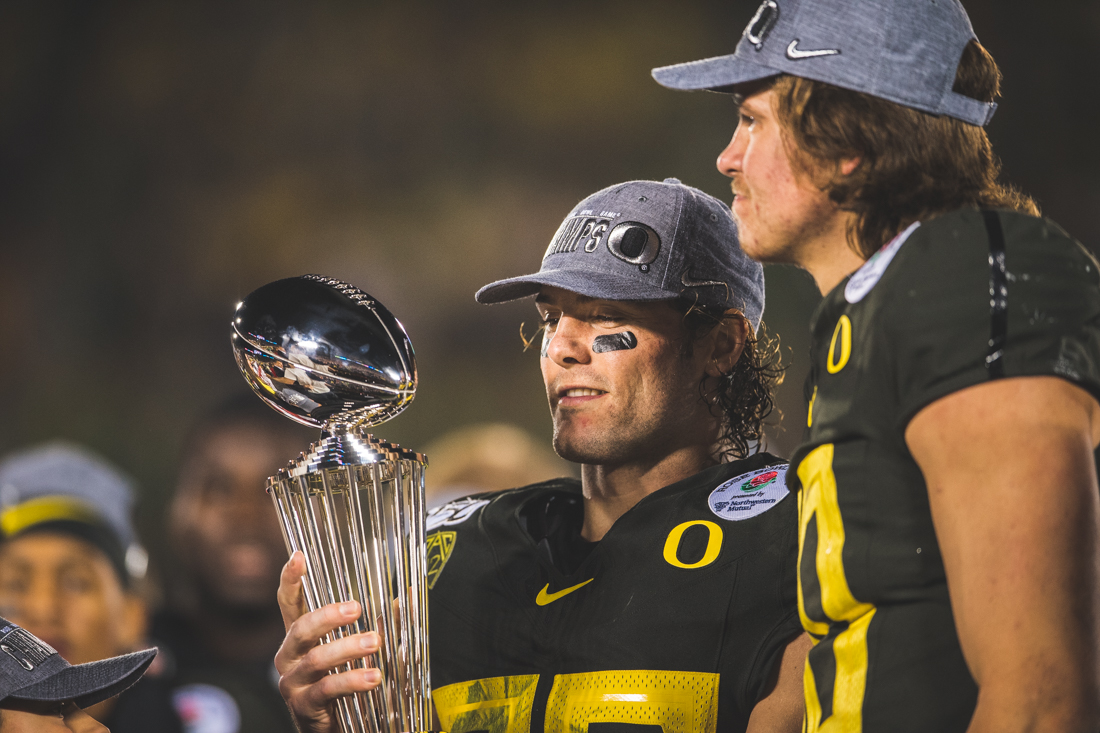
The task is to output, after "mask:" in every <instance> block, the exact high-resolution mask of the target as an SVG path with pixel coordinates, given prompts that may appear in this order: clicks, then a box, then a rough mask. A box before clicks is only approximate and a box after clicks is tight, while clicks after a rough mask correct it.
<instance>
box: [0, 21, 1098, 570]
mask: <svg viewBox="0 0 1100 733" xmlns="http://www.w3.org/2000/svg"><path fill="white" fill-rule="evenodd" d="M852 1H853V2H855V1H856V0H852ZM757 4H758V2H757V1H756V0H743V1H733V0H722V1H717V0H707V1H705V2H703V1H696V2H690V3H687V2H668V1H667V0H666V1H665V2H654V1H645V0H600V1H597V0H587V1H586V2H576V1H563V0H558V1H557V2H528V3H517V2H461V1H455V2H447V3H444V2H436V3H429V2H410V1H408V0H405V1H402V2H396V1H394V2H366V1H364V2H315V3H297V2H289V1H287V0H264V1H263V2H259V1H251V2H249V1H240V2H232V1H229V2H226V1H221V2H206V1H202V0H186V1H184V0H169V1H164V2H157V1H155V0H153V1H142V2H137V1H122V2H93V1H91V0H68V1H64V0H22V1H19V2H10V1H5V2H2V3H0V355H2V358H0V452H6V451H8V450H10V449H13V448H16V447H19V446H22V445H25V444H28V443H31V442H34V441H38V440H42V439H46V438H51V437H58V436H61V437H67V438H70V439H73V440H76V441H79V442H82V443H84V444H87V445H89V446H91V447H93V448H95V449H97V450H99V451H101V452H102V453H104V454H105V455H106V456H108V457H109V458H111V459H113V460H115V461H116V462H118V463H119V464H120V465H121V466H123V467H125V468H126V469H127V470H129V471H130V472H132V473H133V474H134V475H135V476H137V478H138V479H139V480H140V482H141V486H142V489H143V498H142V504H141V514H140V520H141V522H140V523H141V527H142V529H143V531H144V534H145V535H146V539H147V540H150V539H155V536H157V532H158V530H157V526H158V521H159V516H160V514H161V512H162V511H163V506H164V501H165V499H166V495H167V492H168V491H170V489H171V480H172V476H173V472H174V470H175V463H176V460H177V456H178V452H179V448H180V442H181V439H182V434H183V432H184V431H185V429H186V427H187V426H188V424H189V423H190V422H191V421H192V419H193V418H194V417H195V416H196V415H197V414H198V413H199V412H201V411H203V410H204V409H206V408H208V407H210V406H211V405H212V404H214V403H216V402H218V401H219V400H221V399H223V398H224V397H226V396H228V395H230V394H232V393H233V392H234V391H239V390H241V389H243V388H244V387H243V385H244V383H243V381H242V379H241V377H240V376H239V375H238V373H237V369H236V366H235V365H234V363H233V359H232V356H231V354H230V350H229V320H230V315H231V313H232V310H233V306H234V304H235V303H236V301H237V300H238V299H239V298H240V297H241V296H243V295H245V294H247V293H248V292H250V291H251V290H253V289H254V288H256V287H258V286H260V285H262V284H264V283H266V282H268V281H271V280H274V279H277V278H281V277H287V276H291V275H298V274H304V273H310V272H319V273H324V274H328V275H332V276H334V277H338V278H341V279H343V280H347V281H349V282H351V283H354V284H355V285H358V286H360V287H361V288H363V289H364V290H366V291H368V292H369V293H371V294H373V295H374V296H376V297H377V298H379V299H380V300H381V301H382V302H383V303H385V304H386V305H387V306H388V307H389V308H390V310H392V311H393V312H394V313H395V314H396V315H397V316H398V317H399V318H400V319H402V320H403V322H404V323H405V326H406V327H407V329H408V331H409V334H410V335H411V337H412V339H413V342H414V343H415V345H416V349H417V354H418V358H419V367H420V378H421V387H420V391H419V394H418V397H417V399H416V402H415V403H414V405H413V406H412V408H410V409H409V410H408V411H407V412H405V413H404V414H403V415H401V416H400V417H398V418H397V419H395V420H394V421H393V422H392V423H389V424H387V425H385V426H384V427H382V428H380V429H379V430H378V432H379V434H380V435H383V436H384V437H386V438H388V439H390V440H394V441H397V442H400V443H402V444H404V445H407V446H409V447H414V448H422V447H423V446H424V445H425V444H427V443H429V442H430V441H432V440H433V439H435V438H437V437H438V436H440V435H441V434H443V433H445V432H446V431H448V430H450V429H452V428H455V427H457V426H460V425H463V424H465V423H470V422H480V421H488V420H494V421H506V422H512V423H515V424H517V425H520V426H522V427H523V428H525V429H527V430H529V431H531V432H532V433H533V434H534V435H536V436H537V437H539V438H540V439H542V440H548V438H549V420H548V419H547V409H546V405H545V398H544V396H543V393H542V389H541V382H540V378H539V375H538V356H537V355H536V354H535V353H533V352H529V353H526V354H525V353H523V351H522V348H521V342H520V338H519V329H520V323H521V322H522V321H524V320H526V321H527V322H528V324H529V326H528V328H529V331H530V330H531V329H532V326H531V325H530V324H531V323H532V321H533V318H532V314H533V308H532V307H531V305H530V304H529V303H526V302H525V303H521V304H514V305H504V306H495V307H491V308H490V307H484V306H478V305H476V304H475V303H474V301H473V297H472V296H473V292H474V291H475V290H476V289H477V288H478V287H480V286H481V285H483V284H485V283H487V282H489V281H490V280H493V279H496V278H500V277H506V276H510V275H516V274H521V273H526V272H529V271H532V270H533V269H535V268H537V267H538V263H539V260H540V257H541V255H542V252H543V250H544V248H545V246H546V244H547V242H548V241H549V239H550V237H551V235H552V234H553V232H554V230H555V229H556V228H557V225H558V223H559V222H560V220H561V218H562V217H563V216H564V215H565V214H566V213H567V212H568V210H569V209H570V208H571V207H572V206H573V204H574V203H576V202H577V201H578V200H579V199H580V198H582V197H584V196H585V195H587V194H589V193H591V192H593V191H595V190H596V189H598V188H602V187H604V186H607V185H610V184H612V183H616V182H619V181H622V180H627V179H632V178H654V179H661V178H664V177H666V176H677V177H679V178H681V179H682V180H683V181H684V182H686V183H689V184H692V185H695V186H698V187H700V188H702V189H704V190H706V191H708V192H710V193H713V194H714V195H716V196H719V197H720V198H723V199H728V198H729V190H728V187H727V185H726V180H725V179H724V178H722V177H721V176H720V175H719V174H718V173H717V171H716V170H715V168H714V163H713V161H714V159H715V157H716V156H717V154H718V152H719V150H720V149H721V148H722V146H723V145H724V144H725V142H726V141H727V139H728V138H729V135H730V134H731V133H732V131H733V124H734V117H733V108H732V104H731V102H730V101H729V99H728V98H726V97H723V96H720V95H714V94H702V93H699V94H683V93H674V92H671V91H668V90H665V89H662V88H661V87H659V86H658V85H657V84H656V83H654V82H653V81H652V80H651V79H650V77H649V70H650V68H651V67H653V66H658V65H663V64H667V63H674V62H678V61H686V60H690V59H694V58H699V57H702V56H704V55H719V54H723V53H729V52H731V51H732V49H733V46H734V44H735V43H736V41H737V39H738V38H739V36H740V34H741V30H742V29H743V27H744V26H745V24H746V23H747V21H748V19H749V17H750V16H751V14H752V12H753V11H754V10H755V7H756V5H757ZM966 5H967V8H968V10H969V11H970V14H971V18H972V20H973V22H974V26H975V29H976V31H977V33H978V36H979V37H980V38H981V40H982V41H983V43H984V44H985V45H986V46H987V47H988V48H989V49H990V51H991V52H992V53H993V55H994V57H995V58H996V59H997V60H998V61H999V63H1000V64H1001V66H1002V69H1003V70H1004V72H1005V77H1006V80H1005V84H1004V99H1003V100H1002V104H1001V109H1000V111H999V112H998V113H997V116H996V118H995V119H994V121H993V123H992V124H991V126H990V127H989V134H990V136H991V137H992V138H993V141H994V145H995V147H996V148H997V150H998V151H999V153H1000V155H1001V156H1002V158H1003V161H1004V165H1005V172H1006V176H1007V177H1008V178H1009V179H1010V180H1012V181H1013V182H1015V183H1017V184H1019V185H1020V186H1022V187H1023V188H1024V189H1025V190H1026V191H1027V192H1029V193H1031V194H1032V195H1034V196H1036V197H1037V198H1038V200H1039V202H1040V204H1041V206H1042V207H1043V209H1044V212H1045V213H1046V214H1047V215H1049V216H1051V217H1053V218H1054V219H1056V220H1058V221H1059V222H1060V223H1061V224H1062V225H1063V226H1064V227H1066V229H1068V230H1069V231H1070V232H1071V233H1072V234H1074V235H1075V236H1076V237H1077V238H1079V239H1080V240H1082V241H1083V242H1085V243H1086V244H1088V245H1090V246H1092V247H1094V248H1095V246H1096V244H1097V243H1098V242H1100V205H1098V204H1100V181H1098V176H1097V168H1098V163H1100V145H1098V143H1097V138H1096V135H1095V133H1094V131H1095V129H1096V118H1097V112H1098V111H1100V101H1098V96H1097V93H1096V87H1097V82H1096V72H1097V71H1098V70H1100V61H1098V60H1097V54H1098V51H1100V3H1097V2H1094V1H1093V0H1077V1H1074V2H1070V1H1068V0H1061V1H1059V0H1053V1H1050V2H1045V3H1042V4H1036V3H1030V2H1027V3H1025V2H1019V1H1016V0H1013V1H1005V0H997V2H993V0H970V1H969V2H966ZM817 300H818V296H817V294H816V292H815V291H814V289H813V287H812V284H811V282H810V281H809V279H808V278H807V277H806V276H804V275H803V274H802V273H801V272H798V271H795V270H791V269H788V268H769V270H768V305H767V310H766V312H765V316H764V317H765V321H766V322H767V324H768V327H769V329H770V331H771V332H772V333H777V334H778V335H779V336H780V337H781V339H782V344H783V353H784V357H785V360H786V361H787V362H788V363H789V364H790V369H789V372H788V378H787V381H786V384H785V385H784V386H783V388H782V390H781V393H780V405H781V408H782V411H783V420H782V425H781V424H779V421H778V419H776V420H775V423H776V424H775V425H774V426H773V428H772V429H771V436H772V439H771V447H772V449H773V450H775V451H776V452H779V453H784V454H785V453H787V452H788V451H789V450H790V449H791V448H792V447H793V445H794V444H795V443H796V442H797V439H798V437H799V435H800V432H801V425H802V424H803V420H804V415H805V405H804V403H803V401H802V387H801V385H802V381H803V378H804V369H805V357H804V354H805V350H806V348H807V344H806V337H805V333H806V324H807V321H808V319H809V317H810V314H811V312H812V309H813V307H814V306H815V304H816V302H817ZM303 447H304V446H303ZM288 458H290V456H288ZM152 544H153V549H154V550H155V549H157V548H158V543H157V542H156V541H153V542H152Z"/></svg>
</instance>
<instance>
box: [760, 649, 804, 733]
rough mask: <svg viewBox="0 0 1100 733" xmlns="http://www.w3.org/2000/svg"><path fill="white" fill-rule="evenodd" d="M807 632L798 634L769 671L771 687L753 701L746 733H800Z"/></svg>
mask: <svg viewBox="0 0 1100 733" xmlns="http://www.w3.org/2000/svg"><path fill="white" fill-rule="evenodd" d="M811 646H813V644H811V642H810V636H809V634H799V635H798V636H796V637H795V638H794V639H793V640H791V642H790V643H789V644H787V647H786V648H785V649H784V650H783V657H782V659H780V660H779V664H777V665H775V671H774V672H772V681H771V686H770V690H769V692H768V694H767V695H765V696H764V698H763V699H762V700H761V701H760V702H758V703H756V706H755V707H754V708H753V709H752V714H751V715H750V716H749V726H748V728H746V729H745V733H799V731H801V730H802V718H803V717H804V714H805V709H806V701H805V698H804V696H803V692H802V668H803V667H804V666H805V664H806V655H807V654H809V653H810V647H811Z"/></svg>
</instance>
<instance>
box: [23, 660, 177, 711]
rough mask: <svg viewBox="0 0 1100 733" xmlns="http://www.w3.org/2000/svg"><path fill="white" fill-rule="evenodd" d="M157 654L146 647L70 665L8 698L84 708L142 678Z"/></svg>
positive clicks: (101, 700) (115, 693) (112, 695)
mask: <svg viewBox="0 0 1100 733" xmlns="http://www.w3.org/2000/svg"><path fill="white" fill-rule="evenodd" d="M156 655H157V650H156V649H146V650H145V651H140V652H134V653H133V654H124V655H122V656H120V657H112V658H110V659H102V660H100V661H98V662H88V663H87V664H77V665H73V666H72V667H66V668H65V669H62V670H61V671H59V672H57V673H56V674H54V675H51V676H50V677H48V678H46V679H44V680H42V681H41V682H36V683H35V684H33V685H27V686H26V687H23V688H20V689H18V690H16V691H15V692H13V693H12V694H11V695H9V696H8V697H11V698H15V699H17V700H41V701H46V702H60V701H62V700H72V701H73V702H75V703H76V704H77V706H78V707H81V708H86V707H88V706H89V705H95V704H96V703H97V702H103V701H104V700H106V699H108V698H110V697H114V696H115V695H117V694H118V693H120V692H122V691H123V690H125V689H126V688H127V687H129V686H130V685H132V684H134V683H135V682H137V681H138V680H139V679H141V676H142V675H143V674H145V670H146V669H148V668H149V665H150V664H151V663H152V661H153V657H155V656H156Z"/></svg>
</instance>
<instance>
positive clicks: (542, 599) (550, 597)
mask: <svg viewBox="0 0 1100 733" xmlns="http://www.w3.org/2000/svg"><path fill="white" fill-rule="evenodd" d="M593 580H595V578H589V579H588V580H586V581H584V582H583V583H577V584H576V585H572V586H570V587H568V588H563V589H562V590H559V591H557V592H556V593H547V592H546V591H548V590H550V584H549V583H547V584H546V587H545V588H543V589H542V590H540V591H539V594H538V596H536V597H535V603H537V604H539V605H540V606H546V605H549V604H551V603H553V602H554V601H556V600H558V599H559V598H564V597H565V596H567V595H569V594H570V593H572V592H573V591H575V590H576V589H577V588H580V587H582V586H585V585H588V584H589V583H591V582H592V581H593Z"/></svg>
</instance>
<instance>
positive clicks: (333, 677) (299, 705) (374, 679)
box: [279, 669, 382, 720]
mask: <svg viewBox="0 0 1100 733" xmlns="http://www.w3.org/2000/svg"><path fill="white" fill-rule="evenodd" d="M381 681H382V673H381V672H379V671H378V670H377V669H353V670H351V671H349V672H340V673H339V674H328V675H325V676H324V677H322V678H321V679H319V680H317V681H316V682H314V683H312V684H310V685H306V686H299V685H296V684H295V683H294V682H293V681H291V680H288V679H287V678H285V677H284V678H282V679H281V680H279V693H280V694H281V695H282V696H283V699H285V700H286V701H287V704H288V705H289V706H290V709H291V711H292V712H293V714H294V716H295V717H296V718H298V719H305V720H318V719H323V718H326V717H327V714H328V710H329V705H330V704H331V703H332V702H333V701H334V700H336V699H337V698H341V697H345V696H347V695H353V694H355V693H356V692H369V691H370V690H373V689H374V688H375V687H377V686H378V683H379V682H381Z"/></svg>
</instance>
